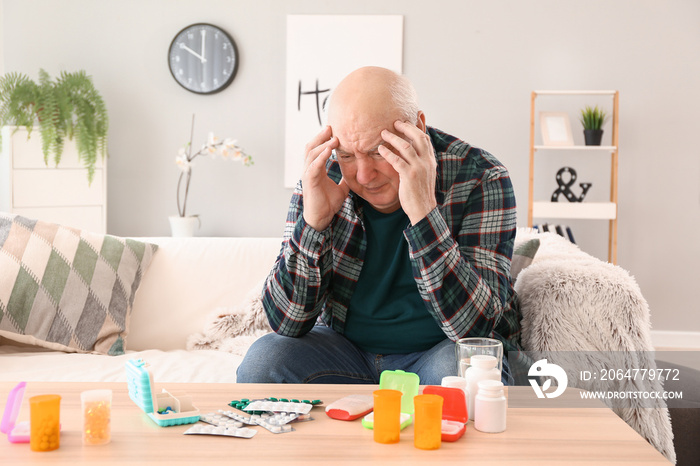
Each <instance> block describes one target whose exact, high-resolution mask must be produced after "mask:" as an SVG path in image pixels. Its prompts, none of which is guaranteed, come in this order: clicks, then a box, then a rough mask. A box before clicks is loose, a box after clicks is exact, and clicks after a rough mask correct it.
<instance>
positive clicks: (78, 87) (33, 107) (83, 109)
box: [0, 69, 109, 182]
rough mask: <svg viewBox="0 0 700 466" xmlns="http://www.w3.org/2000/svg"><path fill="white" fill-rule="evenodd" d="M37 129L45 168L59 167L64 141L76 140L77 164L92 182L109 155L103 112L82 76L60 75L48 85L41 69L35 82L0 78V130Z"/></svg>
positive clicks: (102, 105)
mask: <svg viewBox="0 0 700 466" xmlns="http://www.w3.org/2000/svg"><path fill="white" fill-rule="evenodd" d="M35 124H38V127H39V132H40V134H41V147H42V152H43V153H44V162H45V163H46V164H47V165H48V163H49V159H50V158H53V161H54V163H55V164H56V165H58V164H59V162H60V161H61V155H62V154H63V146H64V144H65V141H66V138H68V139H75V141H76V147H77V150H78V158H79V159H80V161H81V162H82V163H83V165H84V166H85V168H86V169H87V174H88V181H89V182H92V178H93V175H94V173H95V163H96V162H97V159H98V157H101V158H103V159H104V157H105V156H106V155H107V130H108V127H109V121H108V118H107V107H106V106H105V103H104V101H103V100H102V96H101V95H100V93H99V92H98V91H97V89H95V86H94V85H93V83H92V79H91V78H90V76H88V75H87V74H86V73H85V71H82V70H81V71H77V72H75V73H67V72H61V74H60V76H58V77H57V78H56V79H52V78H51V77H50V76H49V74H48V73H47V72H46V71H44V70H43V69H42V70H40V71H39V82H35V81H33V80H32V79H30V78H29V77H28V76H27V75H25V74H22V73H14V72H13V73H7V74H6V75H4V76H2V77H0V126H5V125H16V126H26V127H27V130H28V131H29V133H30V135H31V132H32V129H33V128H34V125H35Z"/></svg>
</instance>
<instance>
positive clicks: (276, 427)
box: [252, 415, 294, 434]
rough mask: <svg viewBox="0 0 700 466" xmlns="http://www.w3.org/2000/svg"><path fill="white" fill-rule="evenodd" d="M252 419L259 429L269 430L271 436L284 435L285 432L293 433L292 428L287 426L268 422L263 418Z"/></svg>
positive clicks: (253, 417)
mask: <svg viewBox="0 0 700 466" xmlns="http://www.w3.org/2000/svg"><path fill="white" fill-rule="evenodd" d="M252 419H253V420H254V421H255V423H256V424H257V425H259V426H260V427H264V428H265V429H267V430H269V431H270V432H272V433H273V434H285V433H287V432H293V431H294V428H292V426H290V425H289V424H281V425H280V424H277V423H276V422H274V421H273V422H270V421H269V420H268V419H265V418H263V417H262V416H258V415H255V416H252Z"/></svg>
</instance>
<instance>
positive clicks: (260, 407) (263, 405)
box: [244, 401, 313, 414]
mask: <svg viewBox="0 0 700 466" xmlns="http://www.w3.org/2000/svg"><path fill="white" fill-rule="evenodd" d="M311 408H313V405H310V404H307V403H293V402H291V401H289V402H284V401H253V402H251V403H249V404H248V406H246V407H245V408H244V411H247V412H248V411H269V412H284V413H297V414H309V412H311Z"/></svg>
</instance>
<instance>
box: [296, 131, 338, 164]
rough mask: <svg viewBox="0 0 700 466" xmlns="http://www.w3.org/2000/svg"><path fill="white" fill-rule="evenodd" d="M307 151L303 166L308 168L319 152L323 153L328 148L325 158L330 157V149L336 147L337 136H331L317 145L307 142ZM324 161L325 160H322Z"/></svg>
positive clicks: (319, 154)
mask: <svg viewBox="0 0 700 466" xmlns="http://www.w3.org/2000/svg"><path fill="white" fill-rule="evenodd" d="M306 147H307V152H306V156H305V159H304V163H305V166H306V167H307V168H308V167H309V166H310V165H311V164H312V163H313V162H314V161H315V160H316V159H317V158H318V157H319V156H321V154H325V153H326V150H328V154H327V156H326V158H328V157H330V155H331V151H332V150H333V149H335V148H336V147H338V138H336V137H335V136H333V137H332V138H330V139H328V140H327V141H325V142H323V143H321V144H319V145H318V146H313V147H312V146H311V143H309V144H307V146H306ZM324 163H325V161H324Z"/></svg>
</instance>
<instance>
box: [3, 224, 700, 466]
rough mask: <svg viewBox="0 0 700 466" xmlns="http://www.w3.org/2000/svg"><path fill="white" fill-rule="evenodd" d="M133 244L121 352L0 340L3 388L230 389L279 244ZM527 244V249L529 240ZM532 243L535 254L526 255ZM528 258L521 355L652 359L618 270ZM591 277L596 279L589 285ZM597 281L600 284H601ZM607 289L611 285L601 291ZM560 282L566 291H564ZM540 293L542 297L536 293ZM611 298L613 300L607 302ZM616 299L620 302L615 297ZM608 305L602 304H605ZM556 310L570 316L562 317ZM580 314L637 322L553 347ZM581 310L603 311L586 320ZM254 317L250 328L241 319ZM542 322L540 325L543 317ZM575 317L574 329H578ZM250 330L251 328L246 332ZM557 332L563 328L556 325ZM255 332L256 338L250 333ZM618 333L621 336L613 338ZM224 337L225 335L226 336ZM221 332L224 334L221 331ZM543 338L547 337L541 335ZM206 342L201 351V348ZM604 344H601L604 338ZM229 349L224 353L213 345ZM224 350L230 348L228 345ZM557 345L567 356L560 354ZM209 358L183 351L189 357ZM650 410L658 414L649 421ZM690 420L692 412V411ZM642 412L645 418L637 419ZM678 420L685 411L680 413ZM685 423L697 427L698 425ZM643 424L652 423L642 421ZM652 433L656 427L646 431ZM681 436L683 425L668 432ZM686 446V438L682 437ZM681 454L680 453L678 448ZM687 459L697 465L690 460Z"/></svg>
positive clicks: (656, 439) (565, 253)
mask: <svg viewBox="0 0 700 466" xmlns="http://www.w3.org/2000/svg"><path fill="white" fill-rule="evenodd" d="M138 240H139V241H143V242H146V243H152V244H156V245H157V246H158V250H157V252H155V254H154V255H153V258H152V261H151V263H150V265H149V267H148V268H147V269H146V270H145V271H144V273H143V276H142V278H141V282H140V286H139V287H138V291H137V292H136V294H135V297H134V299H133V307H132V309H131V312H130V318H129V319H128V330H127V332H125V338H124V341H125V351H126V352H125V353H124V354H122V355H116V356H109V355H105V354H94V353H90V352H65V351H53V350H48V349H46V348H41V347H37V346H32V345H26V344H22V343H17V342H16V341H13V340H9V339H6V338H0V381H7V382H19V381H27V382H31V381H85V382H99V381H105V382H125V381H126V372H125V364H126V361H127V360H129V359H133V358H142V359H144V360H145V361H147V362H149V363H150V364H151V366H152V370H153V374H154V378H155V380H157V381H158V382H159V383H176V382H199V383H234V382H235V381H236V368H237V367H238V365H239V364H240V362H241V361H242V358H243V356H244V354H245V350H246V348H247V347H248V346H249V345H250V344H251V343H252V342H253V341H254V340H255V338H256V337H257V336H258V335H260V334H261V333H264V332H265V331H270V330H269V328H267V329H264V328H263V327H264V317H263V318H260V313H261V310H260V306H259V295H260V290H261V287H262V283H263V281H264V279H265V277H266V276H267V274H268V272H269V270H270V269H271V267H272V265H273V264H274V262H275V259H276V257H277V255H278V254H279V250H280V240H279V238H138ZM533 240H534V241H533ZM533 244H535V245H536V247H535V248H534V249H535V250H536V252H534V251H533V248H532V246H533ZM523 249H526V250H529V253H527V252H526V253H525V254H522V255H521V256H518V257H517V258H514V270H516V269H517V271H518V272H519V275H518V277H517V281H516V291H517V292H518V293H519V298H520V300H521V303H522V308H523V314H524V320H523V342H524V344H525V346H526V348H525V349H526V350H550V351H551V350H554V351H556V350H581V349H583V350H597V351H608V350H619V349H627V350H638V351H641V350H651V349H653V348H652V347H651V340H650V337H649V330H650V324H649V309H648V307H647V305H646V302H645V301H644V300H643V298H642V297H641V292H640V291H639V287H638V286H637V285H636V283H635V282H634V279H633V278H632V277H631V276H630V275H629V273H627V272H626V271H624V270H623V269H621V268H620V267H616V266H612V265H611V264H607V263H603V262H602V261H599V260H598V259H595V258H593V257H591V256H589V255H587V254H586V253H584V252H582V251H581V250H580V249H579V248H578V247H576V246H575V245H573V244H571V243H569V242H568V241H566V240H564V239H563V238H561V237H559V236H557V235H555V234H553V233H536V232H533V231H530V230H526V229H522V230H519V231H518V236H517V239H516V251H520V252H522V250H523ZM591 277H594V278H593V281H594V282H595V283H596V285H595V288H594V289H595V293H593V295H595V296H590V295H591V293H589V292H588V291H586V293H584V294H588V295H589V296H587V297H586V296H584V297H583V298H581V299H582V301H585V302H581V303H579V302H573V301H572V300H571V299H569V297H568V296H566V294H567V293H571V292H572V290H571V289H570V288H571V287H573V288H574V289H579V290H580V289H581V287H582V286H584V285H585V283H584V282H586V281H590V280H591ZM595 277H598V278H595ZM600 277H603V279H604V280H600ZM605 280H611V284H607V283H606V282H605ZM562 283H565V284H566V286H561V285H562ZM543 289H544V290H547V291H546V292H542V290H543ZM621 293H622V294H623V295H625V296H630V297H631V299H630V303H627V304H625V306H627V308H624V306H623V308H624V309H623V308H620V304H619V303H617V302H615V301H613V300H612V298H611V297H612V296H613V295H615V296H617V297H618V298H619V295H620V294H621ZM609 298H610V299H609ZM616 299H617V298H616ZM608 301H609V302H610V304H606V302H608ZM562 302H566V303H568V304H567V306H568V307H566V306H565V307H564V308H562V306H561V305H560V304H561V303H562ZM580 306H583V307H582V309H584V311H585V312H584V311H581V312H583V313H584V314H586V315H587V317H586V319H588V320H589V321H590V322H595V321H599V320H605V319H609V314H610V313H611V312H612V313H620V312H628V313H629V314H630V316H632V317H633V319H634V321H635V322H634V323H633V324H631V326H630V328H629V329H622V331H624V332H626V336H625V337H624V338H622V341H624V342H625V343H624V345H627V346H624V345H623V346H622V347H621V346H620V345H619V344H614V345H612V346H610V345H608V344H607V343H606V344H604V345H603V346H600V347H595V345H596V341H601V338H596V339H594V340H590V339H581V338H578V334H579V333H586V334H588V333H590V332H588V331H585V332H584V331H582V332H578V331H577V330H576V327H575V326H574V327H573V328H574V330H570V333H571V335H568V336H566V338H563V339H560V340H557V339H555V338H550V337H551V336H552V335H550V334H548V332H551V326H549V325H544V324H543V323H542V322H543V321H544V322H549V323H551V321H552V319H553V318H552V317H551V316H548V313H549V312H550V309H551V308H553V307H557V308H558V312H559V314H558V316H557V317H556V318H555V320H558V321H560V322H565V321H567V319H568V318H569V317H568V316H569V315H576V314H577V312H579V311H580V309H578V307H580ZM586 306H589V307H590V306H594V307H595V306H600V308H595V309H593V311H595V312H592V311H591V309H590V308H589V307H586ZM251 312H252V313H255V316H254V317H253V318H250V316H248V320H243V319H242V318H241V317H242V316H244V315H245V314H246V313H251ZM232 316H233V317H236V318H238V320H237V321H238V322H239V323H240V322H253V323H254V325H255V326H258V327H260V328H257V329H250V330H251V331H245V329H244V331H241V329H240V328H238V329H237V330H235V332H236V334H231V332H233V330H232V329H233V328H235V326H229V327H225V329H227V330H225V331H224V332H223V334H219V335H217V336H216V337H217V338H219V340H220V341H219V342H217V341H213V340H212V338H211V335H208V337H209V338H208V339H207V338H206V337H207V332H211V329H212V328H219V329H221V327H220V326H219V327H217V324H218V323H220V322H221V321H222V319H229V320H230V318H231V317H232ZM543 316H545V318H544V319H543V318H542V317H543ZM579 318H580V316H577V317H576V319H575V320H576V324H574V325H581V324H580V319H579ZM251 325H253V324H251ZM562 325H563V327H566V325H564V324H562ZM567 325H568V324H567ZM253 330H255V331H253ZM614 331H615V332H618V329H616V330H614ZM226 332H229V334H226ZM220 333H221V332H220ZM542 335H544V337H543V336H542ZM203 340H206V343H207V344H205V345H203V344H202V341H203ZM603 340H604V338H603ZM223 341H228V343H229V344H228V345H222V344H220V343H221V342H223ZM231 342H234V343H236V344H233V345H231ZM557 345H564V347H557ZM188 347H189V348H210V349H189V350H188V349H187V348H188ZM646 411H647V413H646V414H645V413H644V411H643V410H641V411H638V412H635V413H636V415H635V416H632V418H634V419H632V418H630V416H628V418H627V419H625V416H624V415H622V414H621V413H618V414H620V415H621V417H623V419H625V420H626V421H627V422H628V423H629V424H630V425H632V427H634V428H635V429H636V430H637V431H638V432H640V434H642V435H643V436H645V437H646V438H647V439H648V440H649V441H650V442H651V443H652V444H653V445H654V446H655V447H656V448H657V449H659V450H660V451H661V452H662V453H663V454H665V455H666V456H667V457H668V458H669V459H670V460H671V461H674V460H675V453H674V448H673V444H672V437H673V435H672V433H671V424H670V418H669V415H668V411H666V410H665V409H664V410H646ZM648 411H659V412H657V414H655V415H653V417H651V418H647V416H648V415H649V414H648ZM694 411H696V410H694ZM640 412H641V413H642V414H641V415H640ZM683 414H684V417H685V418H687V417H688V416H685V414H686V413H685V412H684V413H683ZM690 418H691V420H690V421H688V420H687V419H685V420H684V422H688V423H689V424H690V425H692V422H697V416H690ZM645 419H650V420H649V421H648V422H644V421H645ZM652 424H653V425H652ZM676 429H678V430H679V432H684V430H683V427H682V426H674V430H676ZM685 437H688V436H687V435H686V436H685ZM692 443H693V442H692V441H688V442H687V445H686V446H684V447H683V448H690V450H689V451H690V453H688V454H689V455H695V452H694V451H693V450H692V449H693V448H697V447H696V446H695V447H694V446H693V445H692ZM676 448H678V445H677V446H676ZM694 458H697V456H695V457H694Z"/></svg>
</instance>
